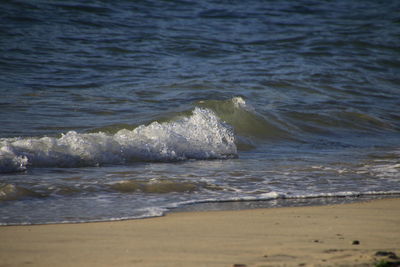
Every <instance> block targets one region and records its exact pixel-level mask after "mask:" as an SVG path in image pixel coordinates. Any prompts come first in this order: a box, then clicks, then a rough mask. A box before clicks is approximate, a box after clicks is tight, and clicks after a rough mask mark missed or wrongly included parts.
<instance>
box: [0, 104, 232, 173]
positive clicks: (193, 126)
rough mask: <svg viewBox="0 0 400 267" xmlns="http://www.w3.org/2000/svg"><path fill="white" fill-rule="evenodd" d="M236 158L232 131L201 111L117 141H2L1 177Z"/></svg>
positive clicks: (67, 137) (70, 136) (68, 137)
mask: <svg viewBox="0 0 400 267" xmlns="http://www.w3.org/2000/svg"><path fill="white" fill-rule="evenodd" d="M236 156H237V149H236V145H235V135H234V132H233V129H232V127H230V126H229V125H228V124H226V123H224V122H223V121H221V120H220V119H219V118H218V117H217V116H216V114H215V113H214V112H213V111H211V110H209V109H206V108H197V107H196V108H195V109H194V110H193V112H192V115H191V116H186V117H181V118H180V119H178V120H175V121H172V122H165V123H158V122H153V123H151V124H149V125H141V126H139V127H137V128H135V129H134V130H127V129H122V130H120V131H118V132H117V133H115V134H114V135H110V134H106V133H103V132H99V133H77V132H75V131H69V132H67V133H66V134H63V135H62V136H61V137H59V138H55V137H41V138H3V139H0V172H17V171H24V170H26V169H27V168H28V167H80V166H98V165H102V164H124V163H128V162H132V161H180V160H186V159H219V158H232V157H236Z"/></svg>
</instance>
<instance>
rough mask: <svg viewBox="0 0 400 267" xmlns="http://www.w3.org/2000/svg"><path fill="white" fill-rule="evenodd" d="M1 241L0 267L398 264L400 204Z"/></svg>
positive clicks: (168, 219)
mask: <svg viewBox="0 0 400 267" xmlns="http://www.w3.org/2000/svg"><path fill="white" fill-rule="evenodd" d="M0 239H1V242H0V266H21V265H29V266H77V265H78V266H110V265H118V266H235V265H236V266H335V265H345V266H374V262H379V261H381V260H384V261H388V262H390V261H392V262H393V261H396V262H398V263H399V264H400V259H395V258H394V257H393V255H392V254H385V255H386V256H385V255H376V253H378V252H379V251H380V252H385V253H389V252H390V253H394V255H397V256H399V257H400V198H386V199H379V200H367V201H364V202H355V203H350V204H335V205H327V206H326V205H324V206H302V207H278V208H257V209H245V210H228V211H226V210H225V211H196V212H187V211H185V212H169V213H167V215H166V216H162V217H153V218H144V219H140V220H123V221H114V222H91V223H78V224H47V225H21V226H0ZM381 254H382V253H381ZM383 254H384V253H383ZM390 255H392V256H390ZM391 258H393V259H391Z"/></svg>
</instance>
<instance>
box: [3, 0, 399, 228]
mask: <svg viewBox="0 0 400 267" xmlns="http://www.w3.org/2000/svg"><path fill="white" fill-rule="evenodd" d="M398 196H400V2H399V1H398V0H393V1H391V0H382V1H376V0H352V1H348V0H337V1H327V0H326V1H324V0H296V1H295V0H276V1H272V0H248V1H239V0H229V1H228V0H200V1H192V0H168V1H167V0H120V1H105V0H89V1H78V0H62V1H61V0H60V1H51V0H35V1H31V0H3V1H1V2H0V224H1V225H21V224H48V223H76V222H93V221H114V220H123V219H139V218H147V217H155V216H162V215H164V214H165V213H167V212H174V211H176V212H177V211H182V210H185V211H186V210H189V211H190V210H214V209H244V208H258V207H267V208H274V207H278V206H297V205H326V204H332V203H345V202H351V201H357V200H365V199H374V198H389V197H398Z"/></svg>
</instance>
